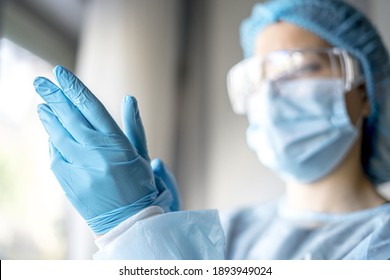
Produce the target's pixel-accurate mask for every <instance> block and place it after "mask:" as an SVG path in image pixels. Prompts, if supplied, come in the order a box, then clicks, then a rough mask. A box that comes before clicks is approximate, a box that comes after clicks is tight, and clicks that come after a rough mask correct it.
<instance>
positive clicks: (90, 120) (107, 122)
mask: <svg viewBox="0 0 390 280" xmlns="http://www.w3.org/2000/svg"><path fill="white" fill-rule="evenodd" d="M54 74H55V77H56V79H57V82H58V84H59V87H58V86H57V85H55V84H54V83H52V82H51V81H50V80H48V79H46V78H43V77H38V78H37V79H36V80H35V81H34V86H35V88H36V91H37V93H38V94H39V95H40V96H41V97H42V98H43V99H44V100H45V102H46V103H47V104H41V105H39V106H38V114H39V116H40V119H41V121H42V123H43V125H44V127H45V129H46V131H47V132H48V134H49V136H50V156H51V168H52V170H53V172H54V174H55V175H56V177H57V179H58V181H59V183H60V185H61V186H62V188H63V190H64V191H65V194H66V196H67V197H68V199H69V200H70V202H71V203H72V204H73V206H74V207H75V208H76V209H77V211H78V212H79V213H80V215H81V216H82V217H83V218H84V219H85V220H86V222H87V223H88V225H89V227H90V228H91V229H92V230H93V231H94V232H95V233H96V234H104V233H106V232H108V231H109V230H110V229H112V228H113V227H115V226H117V225H118V224H119V223H121V222H122V221H124V220H126V219H127V218H128V217H130V216H132V215H134V214H136V213H138V212H139V211H140V210H142V209H144V208H145V207H148V206H151V205H159V206H161V207H162V208H163V209H169V205H170V203H171V201H172V200H171V198H172V197H171V195H170V193H169V192H167V191H165V192H163V193H159V191H158V189H157V187H156V184H155V177H154V175H153V172H152V169H151V166H150V164H149V158H148V157H147V158H144V157H143V156H145V155H144V154H143V156H141V155H140V154H139V153H138V152H137V149H136V148H135V147H134V146H133V144H132V143H131V142H130V141H129V139H128V138H127V137H126V135H125V134H124V133H123V132H122V130H121V129H120V128H119V126H118V125H117V124H116V122H115V121H114V120H113V119H112V117H111V116H110V114H109V113H108V112H107V110H106V109H105V108H104V106H103V105H102V104H101V103H100V101H99V100H98V99H97V98H96V97H95V96H94V95H93V94H92V93H91V92H90V91H89V90H88V88H87V87H85V86H84V85H83V84H82V82H81V81H80V80H78V79H77V77H76V76H74V75H73V74H72V73H71V72H70V71H68V70H66V69H65V68H63V67H60V66H57V67H56V68H55V69H54ZM133 104H135V105H136V103H133ZM134 111H138V109H137V108H135V109H134Z"/></svg>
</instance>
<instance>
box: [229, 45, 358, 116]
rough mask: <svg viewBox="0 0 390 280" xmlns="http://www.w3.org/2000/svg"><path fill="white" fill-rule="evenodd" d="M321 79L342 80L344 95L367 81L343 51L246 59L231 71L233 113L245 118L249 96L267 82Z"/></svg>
mask: <svg viewBox="0 0 390 280" xmlns="http://www.w3.org/2000/svg"><path fill="white" fill-rule="evenodd" d="M318 78H338V79H341V80H342V81H343V86H344V90H345V92H348V91H350V90H351V89H353V88H355V87H357V86H359V85H361V84H362V83H363V81H364V76H363V72H362V70H361V67H360V64H359V61H358V60H357V59H356V58H354V57H352V56H351V55H350V54H348V53H347V51H345V50H342V49H338V48H323V49H293V50H280V51H274V52H272V53H270V54H268V55H266V56H254V57H251V58H248V59H245V60H243V61H241V62H239V63H238V64H236V65H235V66H233V67H232V68H231V70H230V71H229V73H228V76H227V85H228V92H229V97H230V101H231V103H232V107H233V110H234V112H235V113H236V114H239V115H244V114H246V112H247V104H246V103H247V98H248V96H249V95H250V94H253V93H256V92H258V91H259V89H260V88H261V87H262V84H263V83H264V82H270V81H271V82H275V83H277V82H278V81H286V80H293V79H318Z"/></svg>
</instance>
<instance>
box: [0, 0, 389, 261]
mask: <svg viewBox="0 0 390 280" xmlns="http://www.w3.org/2000/svg"><path fill="white" fill-rule="evenodd" d="M256 2H258V1H255V0H240V1H237V0H112V1H105V0H67V1H62V0H9V1H4V0H0V11H1V14H0V30H1V34H0V35H1V39H0V133H1V134H0V135H1V137H0V259H90V258H91V255H92V253H93V252H94V251H95V250H96V248H95V245H94V243H93V237H92V235H91V234H90V232H89V230H88V229H87V227H86V225H85V224H84V222H83V221H82V219H81V218H80V217H79V216H78V214H77V213H75V211H74V210H73V208H72V207H71V206H70V204H69V203H68V202H67V201H66V199H65V198H64V195H63V193H62V190H61V188H60V186H59V185H58V183H57V182H56V180H55V178H54V175H53V174H52V173H51V171H50V167H49V158H48V147H47V139H48V138H47V135H46V133H45V132H44V129H43V127H42V126H41V124H40V123H39V120H38V116H37V114H36V106H37V105H38V104H39V103H40V102H42V101H41V100H40V98H39V97H38V96H37V94H35V92H34V90H33V86H32V82H33V80H34V78H35V77H36V76H46V77H49V78H52V77H53V76H52V73H51V69H52V68H53V66H55V65H58V64H60V65H64V66H66V67H67V68H69V69H70V70H72V71H74V72H75V73H76V74H77V75H79V77H80V78H81V79H82V80H83V81H84V82H85V84H86V85H88V87H89V88H90V89H91V90H92V92H94V93H95V94H96V95H97V96H98V97H99V98H100V99H101V100H102V102H103V103H104V104H105V105H106V107H107V108H108V110H109V111H110V112H111V113H112V115H113V116H114V117H115V119H116V120H117V121H118V123H120V122H121V120H120V104H121V100H122V98H123V97H124V96H125V95H134V96H135V97H136V98H137V99H138V102H139V107H140V111H141V116H142V118H143V122H144V125H145V129H146V133H147V139H148V145H149V150H150V154H151V157H159V158H161V159H163V160H164V161H165V162H166V164H167V165H168V166H169V167H170V168H171V169H172V170H173V172H174V173H175V175H176V177H177V180H178V182H179V185H180V192H181V196H182V199H183V208H184V209H203V208H218V209H222V210H223V209H229V208H234V207H241V206H246V205H250V204H255V203H259V202H262V201H266V200H270V199H274V198H276V197H277V196H279V195H280V194H281V193H282V192H283V185H282V183H281V181H280V180H279V179H278V178H277V177H275V176H274V175H273V174H272V173H271V172H270V171H268V170H267V169H265V168H264V167H262V166H261V165H260V163H258V161H257V158H256V156H255V154H254V153H252V152H251V151H250V150H249V149H248V148H247V146H246V142H245V131H246V126H247V122H246V119H245V118H243V117H238V116H235V115H234V114H233V112H232V110H231V108H230V104H229V100H228V97H227V92H226V73H227V71H228V70H229V68H230V67H231V66H232V65H233V64H235V63H236V62H238V61H240V60H241V59H242V53H241V49H240V45H239V33H238V28H239V24H240V22H241V20H242V19H243V18H245V17H247V16H248V15H249V14H250V10H251V8H252V6H253V4H254V3H256ZM349 2H351V3H352V4H354V5H355V6H357V7H359V8H360V9H361V10H362V11H363V12H364V13H366V14H367V15H368V16H369V17H370V18H371V19H372V20H373V22H374V23H375V24H376V25H377V27H378V29H379V30H380V32H381V34H382V35H383V38H384V41H385V42H386V44H387V46H389V45H390V29H389V28H388V26H389V25H390V18H389V17H388V12H389V11H390V1H387V0H374V1H368V0H367V1H365V0H360V1H358V0H355V1H353V0H350V1H349ZM383 190H384V192H386V190H387V191H388V186H383Z"/></svg>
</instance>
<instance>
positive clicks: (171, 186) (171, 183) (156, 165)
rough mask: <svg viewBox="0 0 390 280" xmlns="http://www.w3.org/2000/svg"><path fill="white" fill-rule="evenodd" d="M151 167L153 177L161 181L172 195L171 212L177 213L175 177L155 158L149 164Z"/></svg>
mask: <svg viewBox="0 0 390 280" xmlns="http://www.w3.org/2000/svg"><path fill="white" fill-rule="evenodd" d="M150 165H151V166H152V170H153V173H154V176H156V177H158V178H160V179H161V181H163V183H164V184H165V185H166V187H167V188H168V190H169V192H170V193H171V195H172V199H173V200H172V202H171V204H170V207H169V208H170V210H171V211H179V210H180V193H179V188H178V184H177V182H176V179H175V176H174V175H173V174H172V172H171V171H170V170H169V169H168V167H167V166H166V165H165V164H164V162H163V161H162V160H160V159H158V158H155V159H153V160H152V162H151V163H150Z"/></svg>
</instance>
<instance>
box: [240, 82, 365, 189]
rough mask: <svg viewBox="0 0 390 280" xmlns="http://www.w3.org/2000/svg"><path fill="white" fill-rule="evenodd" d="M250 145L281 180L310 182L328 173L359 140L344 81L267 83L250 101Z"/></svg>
mask: <svg viewBox="0 0 390 280" xmlns="http://www.w3.org/2000/svg"><path fill="white" fill-rule="evenodd" d="M248 120H249V127H248V130H247V142H248V145H249V147H250V148H251V149H253V150H254V151H255V152H256V153H257V156H258V158H259V160H260V161H261V162H262V163H263V164H264V165H265V166H267V167H269V168H271V169H272V170H274V171H275V172H277V173H278V174H279V175H280V176H281V177H282V178H283V179H285V180H288V181H297V182H302V183H310V182H313V181H316V180H318V179H320V178H322V177H324V176H325V175H327V174H329V173H330V172H331V171H332V170H334V169H335V167H337V165H338V164H339V163H340V162H341V161H342V160H343V159H344V157H345V156H346V154H347V153H348V151H349V150H350V148H351V147H352V145H353V144H354V143H355V141H356V139H357V138H358V135H359V133H358V130H357V129H356V127H355V126H354V125H353V124H352V123H351V121H350V118H349V115H348V112H347V108H346V104H345V92H344V89H343V81H342V80H341V79H299V80H291V81H277V82H268V83H265V84H264V86H263V87H262V89H261V90H260V91H259V92H258V93H255V94H252V95H251V96H250V97H249V100H248Z"/></svg>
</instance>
